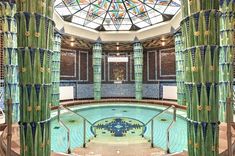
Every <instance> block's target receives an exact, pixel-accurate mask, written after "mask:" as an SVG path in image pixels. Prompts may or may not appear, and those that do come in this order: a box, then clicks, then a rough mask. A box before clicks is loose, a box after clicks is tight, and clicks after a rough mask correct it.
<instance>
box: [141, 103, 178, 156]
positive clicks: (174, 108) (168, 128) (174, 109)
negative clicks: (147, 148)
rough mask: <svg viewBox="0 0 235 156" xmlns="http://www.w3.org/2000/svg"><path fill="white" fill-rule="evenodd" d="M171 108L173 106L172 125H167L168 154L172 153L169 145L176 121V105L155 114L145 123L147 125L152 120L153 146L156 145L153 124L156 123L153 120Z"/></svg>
mask: <svg viewBox="0 0 235 156" xmlns="http://www.w3.org/2000/svg"><path fill="white" fill-rule="evenodd" d="M171 108H173V119H172V122H171V123H170V125H169V126H168V127H167V131H166V133H167V140H166V146H167V147H166V148H167V150H166V152H167V154H169V153H170V148H169V146H170V129H171V128H172V126H173V124H174V123H175V122H176V107H175V106H174V105H172V106H169V107H167V108H166V109H164V110H163V111H161V112H160V113H158V114H156V115H155V116H153V117H152V118H151V119H150V120H149V121H148V122H146V124H144V126H147V125H148V124H149V123H150V122H151V147H153V146H154V145H153V130H154V129H153V124H154V122H153V120H154V119H155V118H156V117H158V116H160V115H161V114H163V113H165V112H166V111H168V110H169V109H171ZM142 135H143V136H144V134H142Z"/></svg>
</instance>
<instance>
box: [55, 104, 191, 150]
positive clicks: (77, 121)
mask: <svg viewBox="0 0 235 156" xmlns="http://www.w3.org/2000/svg"><path fill="white" fill-rule="evenodd" d="M73 110H74V111H76V112H77V113H79V114H80V115H82V116H84V117H85V118H86V119H87V120H88V121H90V122H91V123H92V124H94V125H95V124H96V123H99V122H101V121H102V120H104V122H108V121H109V120H110V122H111V123H113V122H114V120H115V119H126V120H127V122H131V121H129V120H128V119H133V120H136V121H140V123H147V122H148V121H149V120H150V119H151V118H152V117H153V116H155V115H156V114H157V113H159V112H160V111H161V110H160V109H158V108H157V107H154V106H151V107H147V106H145V105H135V104H112V105H107V104H105V105H91V106H89V107H87V106H86V107H82V106H78V107H77V108H73ZM105 119H108V121H105ZM61 120H62V121H63V122H64V123H65V124H66V126H68V127H69V129H70V137H71V148H72V150H73V149H74V148H76V147H82V146H83V140H84V134H83V129H84V127H83V125H84V124H83V119H82V118H81V117H79V116H77V115H75V114H72V113H68V112H66V113H64V114H62V115H61ZM171 121H172V114H171V113H164V114H162V115H160V116H159V117H157V118H155V119H154V146H155V147H160V148H162V149H164V150H165V149H166V130H167V127H168V126H169V124H170V123H171ZM121 122H122V121H121ZM122 123H125V122H122ZM99 125H100V124H99ZM134 125H136V124H134ZM114 127H116V128H122V125H120V121H119V125H114ZM133 129H137V130H139V127H138V128H132V129H131V133H134V132H133ZM125 132H126V131H125ZM150 132H151V124H148V125H147V126H146V127H145V129H144V136H145V138H146V139H148V140H149V138H150ZM51 133H52V134H51V137H52V151H55V152H66V149H67V131H66V129H65V128H64V127H62V126H60V124H59V123H58V121H57V118H55V119H54V120H52V125H51ZM102 133H107V129H106V131H105V132H104V130H102ZM113 133H114V132H113ZM126 133H127V132H126ZM131 133H129V134H131ZM138 133H140V132H139V131H138ZM114 134H115V133H114ZM127 134H128V133H127ZM93 136H94V133H93V132H92V127H91V125H90V124H89V123H86V141H88V140H89V139H90V138H92V137H93ZM113 137H115V136H113ZM130 142H131V140H130ZM185 149H187V125H186V120H185V118H184V117H181V116H179V115H178V117H177V122H176V123H174V125H173V127H172V129H171V130H170V151H171V153H174V152H181V151H183V150H185Z"/></svg>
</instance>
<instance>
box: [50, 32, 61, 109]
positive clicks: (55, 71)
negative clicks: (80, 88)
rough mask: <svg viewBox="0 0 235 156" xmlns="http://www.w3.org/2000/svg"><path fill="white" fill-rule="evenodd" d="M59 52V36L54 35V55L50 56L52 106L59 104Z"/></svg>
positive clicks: (57, 34)
mask: <svg viewBox="0 0 235 156" xmlns="http://www.w3.org/2000/svg"><path fill="white" fill-rule="evenodd" d="M60 52H61V35H60V34H59V33H55V35H54V53H53V55H52V69H51V72H52V75H51V76H52V78H51V79H52V95H51V96H52V102H51V103H52V106H58V105H59V104H60Z"/></svg>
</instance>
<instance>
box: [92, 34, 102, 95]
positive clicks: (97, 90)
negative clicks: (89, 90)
mask: <svg viewBox="0 0 235 156" xmlns="http://www.w3.org/2000/svg"><path fill="white" fill-rule="evenodd" d="M92 56H93V61H92V63H93V81H94V84H93V87H94V99H95V100H100V99H101V65H102V41H101V39H100V38H98V40H97V41H96V43H95V44H94V45H93V55H92Z"/></svg>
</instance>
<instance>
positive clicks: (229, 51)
mask: <svg viewBox="0 0 235 156" xmlns="http://www.w3.org/2000/svg"><path fill="white" fill-rule="evenodd" d="M220 11H221V15H220V56H219V70H220V71H219V83H220V85H219V89H220V95H219V104H220V107H219V118H220V121H224V122H226V121H232V120H233V117H232V115H233V104H232V103H233V102H232V101H231V104H230V105H229V106H227V103H226V98H228V97H230V98H231V99H233V56H234V50H235V48H234V43H235V42H234V31H235V29H234V25H235V1H234V0H220ZM226 107H230V110H231V112H230V114H231V116H230V119H226Z"/></svg>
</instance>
